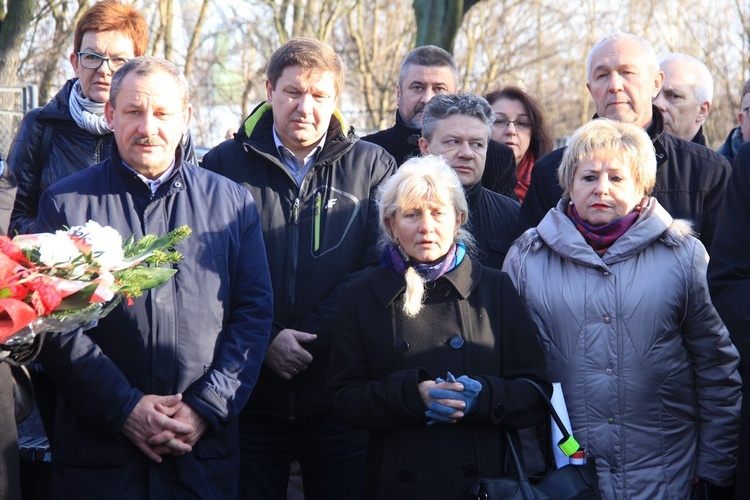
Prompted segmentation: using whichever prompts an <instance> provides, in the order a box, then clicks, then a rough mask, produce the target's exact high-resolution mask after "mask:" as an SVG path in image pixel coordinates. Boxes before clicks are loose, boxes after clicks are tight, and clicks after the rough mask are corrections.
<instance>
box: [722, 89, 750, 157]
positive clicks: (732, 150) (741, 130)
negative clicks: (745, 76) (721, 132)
mask: <svg viewBox="0 0 750 500" xmlns="http://www.w3.org/2000/svg"><path fill="white" fill-rule="evenodd" d="M737 118H738V119H739V121H740V125H739V126H738V127H734V128H733V129H732V130H730V131H729V135H727V139H726V140H725V141H724V144H722V145H721V146H719V149H718V150H717V151H718V152H719V153H721V154H722V155H723V156H724V157H725V158H726V159H727V160H728V161H729V163H730V164H732V165H734V159H735V157H736V156H737V151H738V150H739V149H740V146H742V145H743V144H744V143H746V142H747V141H750V80H748V81H746V82H745V84H744V85H743V86H742V97H741V98H740V112H739V114H738V115H737Z"/></svg>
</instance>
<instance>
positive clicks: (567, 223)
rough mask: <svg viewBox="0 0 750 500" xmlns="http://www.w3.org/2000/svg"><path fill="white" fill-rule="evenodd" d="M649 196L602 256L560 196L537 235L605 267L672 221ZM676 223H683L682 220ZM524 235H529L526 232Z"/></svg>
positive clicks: (640, 247) (627, 255) (590, 264)
mask: <svg viewBox="0 0 750 500" xmlns="http://www.w3.org/2000/svg"><path fill="white" fill-rule="evenodd" d="M649 200H650V202H649V207H650V208H649V209H648V210H647V211H646V212H644V213H643V214H641V216H640V217H639V218H638V220H637V221H636V223H635V224H634V225H633V226H632V227H631V228H630V229H629V230H628V231H627V232H626V233H625V234H623V235H622V236H621V237H620V238H618V240H617V241H616V242H615V243H614V244H613V245H612V246H611V247H610V248H609V249H608V250H607V252H606V253H605V254H604V255H602V256H599V255H598V254H597V253H596V252H595V251H594V250H593V249H592V248H591V247H590V246H589V245H588V243H586V240H585V239H584V238H583V235H581V233H580V232H579V231H578V230H577V229H576V228H575V225H574V224H573V222H572V221H571V220H570V218H569V217H568V216H567V208H568V207H567V205H568V202H569V200H568V199H562V200H560V201H559V202H558V204H557V206H556V207H555V208H553V209H551V210H550V211H549V212H547V215H546V216H545V217H544V219H542V222H540V223H539V226H537V228H536V231H537V234H538V236H539V238H540V239H541V240H542V241H543V242H544V243H545V244H547V246H549V247H550V248H551V249H552V250H553V251H554V252H555V253H557V254H559V255H562V256H563V257H565V258H567V259H570V260H572V261H574V262H577V263H579V264H582V265H584V266H587V267H600V266H605V267H606V266H607V265H610V264H615V263H617V262H622V261H624V260H627V259H629V258H631V257H632V256H633V255H635V254H637V253H639V252H641V251H642V250H643V249H644V248H645V247H647V246H649V245H651V244H652V243H653V242H654V241H656V240H657V239H659V238H660V237H661V236H662V235H663V234H664V233H665V231H667V230H668V229H670V227H671V226H672V225H673V222H675V221H673V219H672V216H670V215H669V213H667V211H666V210H665V209H664V208H663V207H662V206H661V205H660V204H659V202H658V201H656V198H650V199H649ZM679 223H680V224H682V221H680V222H679ZM680 227H681V226H680ZM531 236H532V237H533V235H531ZM524 237H525V238H526V239H528V237H529V236H526V235H524Z"/></svg>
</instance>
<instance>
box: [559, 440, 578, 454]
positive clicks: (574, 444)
mask: <svg viewBox="0 0 750 500" xmlns="http://www.w3.org/2000/svg"><path fill="white" fill-rule="evenodd" d="M557 447H558V448H560V449H561V450H562V452H563V453H565V456H568V457H569V456H571V455H572V454H573V453H575V452H577V451H578V448H580V447H581V445H579V444H578V441H576V440H575V438H574V437H573V436H570V437H568V439H561V440H560V442H559V443H557Z"/></svg>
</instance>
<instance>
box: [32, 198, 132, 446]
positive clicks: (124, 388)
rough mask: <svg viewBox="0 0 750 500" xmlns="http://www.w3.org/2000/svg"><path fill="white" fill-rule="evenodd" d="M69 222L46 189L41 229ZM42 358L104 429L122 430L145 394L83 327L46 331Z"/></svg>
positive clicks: (82, 412) (81, 410) (84, 414)
mask: <svg viewBox="0 0 750 500" xmlns="http://www.w3.org/2000/svg"><path fill="white" fill-rule="evenodd" d="M65 225H67V221H66V220H65V218H64V217H63V216H62V214H60V212H59V210H57V207H56V205H55V203H54V200H53V199H52V198H51V197H50V196H48V195H47V194H46V192H45V194H43V195H42V200H41V202H40V212H39V219H38V221H37V228H38V230H39V231H43V232H54V231H55V230H57V229H61V228H62V227H63V226H65ZM38 359H39V361H40V362H41V363H42V365H43V366H44V370H45V371H46V372H48V373H49V374H50V376H51V378H52V380H54V381H55V384H56V385H57V387H58V389H59V390H60V392H61V393H62V394H63V395H64V396H65V399H66V401H68V402H69V403H70V404H71V405H72V407H73V408H74V410H75V411H76V413H77V414H78V415H79V416H80V417H81V418H83V419H84V420H85V421H86V422H88V423H89V424H90V425H92V426H94V427H97V428H99V429H102V430H104V431H117V430H119V429H120V428H121V427H122V425H123V424H124V423H125V420H127V418H128V416H129V415H130V413H131V412H132V411H133V408H135V405H136V404H138V401H140V399H141V397H143V393H142V392H140V391H139V390H138V389H136V388H134V387H132V386H131V384H130V383H129V382H128V380H127V379H126V378H125V375H124V374H123V373H122V371H121V370H120V369H119V368H118V367H117V365H115V364H114V363H113V362H112V360H111V359H110V358H108V357H107V356H106V355H105V354H104V353H102V351H101V349H99V347H98V346H97V345H96V343H95V342H94V341H93V340H91V338H90V337H89V336H88V335H86V334H85V333H84V332H83V331H82V330H81V329H80V328H77V329H75V330H73V331H70V332H66V333H48V334H46V335H45V340H44V345H43V348H42V350H41V352H40V354H39V358H38Z"/></svg>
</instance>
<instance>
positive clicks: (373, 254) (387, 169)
mask: <svg viewBox="0 0 750 500" xmlns="http://www.w3.org/2000/svg"><path fill="white" fill-rule="evenodd" d="M363 163H365V162H358V163H357V165H359V166H360V167H361V166H362V164H363ZM395 171H396V161H395V160H394V159H393V157H392V156H391V155H390V154H388V153H386V152H385V151H383V150H381V151H380V153H379V154H378V156H376V157H375V161H374V164H373V167H372V174H371V175H370V196H369V207H368V212H367V222H366V228H365V241H364V244H363V246H362V248H364V249H365V250H364V252H363V253H362V255H361V257H360V261H359V269H357V270H356V271H353V272H350V273H347V274H345V275H344V276H343V277H342V278H341V280H339V282H338V283H337V284H336V286H335V287H334V290H333V292H332V293H331V294H329V295H328V297H326V298H325V299H324V300H323V301H322V302H321V303H320V304H318V305H317V306H316V307H315V308H314V309H313V310H312V311H311V312H310V314H308V315H307V317H305V318H304V319H303V320H301V321H300V323H299V325H296V328H298V329H299V330H301V331H303V332H310V333H315V334H317V335H318V339H317V341H316V342H315V343H313V344H311V346H310V347H309V349H310V352H311V353H312V354H313V356H314V355H315V354H316V352H329V351H330V349H331V343H332V339H333V329H334V320H335V319H336V314H337V312H338V309H339V300H340V297H341V293H342V292H343V290H344V288H345V287H346V286H347V285H348V284H349V283H351V282H352V281H354V280H355V279H357V278H358V277H360V276H362V275H364V274H366V273H367V272H368V271H369V269H370V268H372V267H373V266H377V265H378V263H379V262H380V252H379V251H378V238H379V237H380V223H379V221H378V209H377V205H376V202H375V199H376V196H377V190H378V187H380V184H381V183H382V182H383V181H385V180H386V179H388V177H390V176H391V175H392V174H393V172H395ZM306 347H307V346H306Z"/></svg>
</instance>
